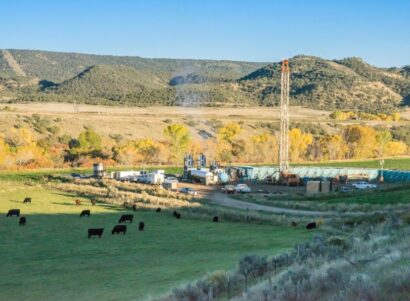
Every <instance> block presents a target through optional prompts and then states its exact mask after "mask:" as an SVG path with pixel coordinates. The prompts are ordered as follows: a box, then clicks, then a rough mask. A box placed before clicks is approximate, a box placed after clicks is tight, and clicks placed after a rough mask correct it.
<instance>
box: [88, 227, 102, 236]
mask: <svg viewBox="0 0 410 301" xmlns="http://www.w3.org/2000/svg"><path fill="white" fill-rule="evenodd" d="M103 232H104V228H91V229H88V238H91V236H98V237H99V238H101V236H102V235H103Z"/></svg>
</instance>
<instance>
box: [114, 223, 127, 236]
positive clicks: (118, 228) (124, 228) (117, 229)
mask: <svg viewBox="0 0 410 301" xmlns="http://www.w3.org/2000/svg"><path fill="white" fill-rule="evenodd" d="M125 232H127V226H126V225H116V226H114V228H112V231H111V234H120V233H122V234H124V235H125Z"/></svg>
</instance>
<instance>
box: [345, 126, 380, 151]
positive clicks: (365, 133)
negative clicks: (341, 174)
mask: <svg viewBox="0 0 410 301" xmlns="http://www.w3.org/2000/svg"><path fill="white" fill-rule="evenodd" d="M376 134H377V133H376V131H375V130H374V129H373V128H371V127H368V126H363V125H351V126H347V127H346V128H345V130H344V139H345V141H346V143H347V144H348V146H349V157H350V158H354V159H365V158H374V156H375V154H376V152H377V147H378V142H377V139H376Z"/></svg>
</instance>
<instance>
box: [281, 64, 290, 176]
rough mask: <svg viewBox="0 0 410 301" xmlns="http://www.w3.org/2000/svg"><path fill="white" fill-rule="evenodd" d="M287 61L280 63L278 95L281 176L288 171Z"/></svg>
mask: <svg viewBox="0 0 410 301" xmlns="http://www.w3.org/2000/svg"><path fill="white" fill-rule="evenodd" d="M289 81H290V71H289V61H288V60H287V59H285V60H283V61H282V75H281V90H280V91H281V93H280V141H279V171H280V173H281V174H283V173H287V172H288V170H289Z"/></svg>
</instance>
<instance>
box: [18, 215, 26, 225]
mask: <svg viewBox="0 0 410 301" xmlns="http://www.w3.org/2000/svg"><path fill="white" fill-rule="evenodd" d="M26 221H27V220H26V217H24V216H22V217H20V220H19V225H20V226H24V225H25V224H26Z"/></svg>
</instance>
